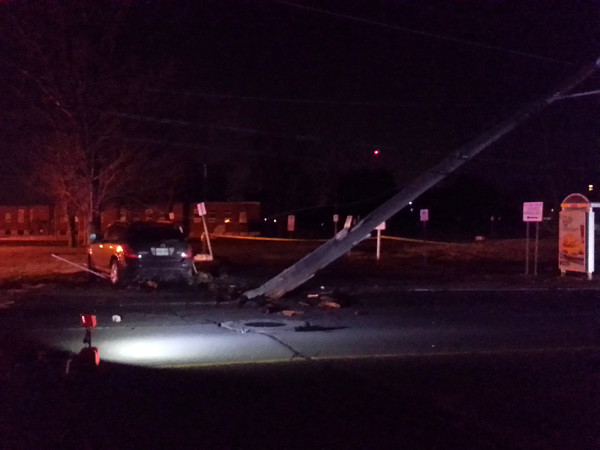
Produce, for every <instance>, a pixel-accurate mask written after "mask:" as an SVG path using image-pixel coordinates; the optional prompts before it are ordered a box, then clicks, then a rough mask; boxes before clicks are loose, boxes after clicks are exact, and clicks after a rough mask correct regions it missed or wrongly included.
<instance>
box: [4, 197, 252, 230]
mask: <svg viewBox="0 0 600 450" xmlns="http://www.w3.org/2000/svg"><path fill="white" fill-rule="evenodd" d="M260 219H261V208H260V203H259V202H207V203H206V216H205V220H206V228H207V230H208V233H209V234H215V235H257V234H259V233H258V232H257V231H255V230H256V225H258V224H259V222H260ZM118 220H168V221H171V222H174V223H179V224H181V225H182V226H183V228H184V230H185V231H186V232H187V233H188V234H189V236H190V237H191V238H193V239H194V238H197V239H200V238H201V236H202V234H203V233H204V224H203V223H202V218H201V217H200V215H199V214H198V209H197V207H196V204H182V203H177V204H175V205H174V206H173V207H172V208H169V207H168V205H153V206H150V207H145V208H108V209H107V210H106V211H104V212H103V213H102V229H103V230H104V229H105V228H106V227H107V226H108V225H110V224H111V223H112V222H115V221H118ZM76 225H77V229H78V230H77V231H78V235H79V236H80V239H82V237H84V236H85V235H86V233H87V218H86V217H83V216H81V217H76ZM67 232H68V222H67V216H66V214H64V213H61V212H60V211H58V209H55V208H53V207H50V206H47V205H34V206H0V237H11V236H14V237H17V236H66V235H67Z"/></svg>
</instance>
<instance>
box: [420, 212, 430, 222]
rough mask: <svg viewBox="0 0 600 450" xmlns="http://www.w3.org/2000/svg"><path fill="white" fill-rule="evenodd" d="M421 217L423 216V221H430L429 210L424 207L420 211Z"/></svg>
mask: <svg viewBox="0 0 600 450" xmlns="http://www.w3.org/2000/svg"><path fill="white" fill-rule="evenodd" d="M420 217H421V222H428V221H429V210H428V209H422V210H421V211H420Z"/></svg>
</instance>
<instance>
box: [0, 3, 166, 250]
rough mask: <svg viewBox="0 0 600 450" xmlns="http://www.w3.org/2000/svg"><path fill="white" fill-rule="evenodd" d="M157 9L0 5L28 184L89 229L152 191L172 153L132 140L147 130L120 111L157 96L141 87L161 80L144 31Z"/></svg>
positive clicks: (2, 46) (138, 109) (1, 44)
mask: <svg viewBox="0 0 600 450" xmlns="http://www.w3.org/2000/svg"><path fill="white" fill-rule="evenodd" d="M144 8H148V9H152V10H151V11H148V10H145V9H144ZM156 8H160V4H159V3H156V4H153V3H152V2H147V3H143V4H133V3H130V4H128V3H127V2H125V3H123V2H118V3H117V2H110V1H98V2H76V1H64V2H58V1H56V2H54V1H47V2H7V3H5V4H2V5H0V28H1V29H2V30H3V32H2V34H1V37H0V54H2V55H4V57H3V58H2V59H0V64H1V67H2V69H3V70H4V72H5V73H6V74H7V77H6V80H7V81H8V82H9V84H10V88H11V95H13V96H14V98H16V99H17V101H13V104H17V105H18V107H17V108H16V110H15V113H14V116H15V117H18V118H19V120H20V124H21V126H22V128H23V129H24V130H26V132H25V133H24V134H25V135H26V136H25V137H26V139H25V140H24V142H23V144H26V145H27V151H28V153H29V155H30V161H31V165H32V170H31V171H30V184H31V185H32V186H36V187H37V188H38V189H39V190H40V191H43V192H44V193H46V194H47V195H48V196H50V197H51V198H53V199H54V201H55V202H56V203H57V204H59V205H60V206H61V207H62V208H63V210H64V211H65V212H66V213H67V214H68V215H69V216H70V220H69V223H71V224H72V223H73V217H74V215H75V214H84V215H85V216H86V217H87V220H88V223H89V231H90V232H96V231H98V230H99V227H100V214H101V211H102V210H103V208H105V207H106V206H107V205H108V204H111V203H114V202H118V201H123V200H124V199H127V200H131V199H132V198H133V197H136V196H138V197H144V196H148V195H151V194H157V192H158V193H160V191H161V190H163V189H164V188H165V183H168V182H169V181H170V179H171V178H170V176H169V170H168V169H169V168H174V167H175V164H174V162H173V161H174V158H173V155H172V153H171V154H169V155H168V158H169V163H168V164H167V163H166V161H167V159H166V158H167V154H166V152H164V151H160V150H156V149H154V150H151V148H149V147H147V146H145V145H143V144H140V142H143V139H132V137H136V138H139V137H140V136H143V135H144V133H146V132H147V130H145V129H144V128H143V125H140V124H139V123H136V122H133V121H127V120H126V119H123V114H122V113H123V112H130V113H131V112H135V113H136V114H145V113H147V112H148V111H149V110H150V109H151V108H153V107H154V106H155V105H156V101H157V99H156V95H153V94H151V93H149V92H150V91H151V90H153V89H156V87H157V86H159V85H160V84H161V83H163V82H164V80H166V79H167V75H168V72H169V67H170V65H169V64H167V63H166V62H165V61H166V60H165V59H161V57H165V55H164V54H161V52H160V46H159V45H155V44H156V43H149V42H144V40H143V38H142V37H143V36H145V35H150V34H151V33H145V31H148V29H153V30H154V31H155V26H156V24H155V23H152V20H153V19H151V18H154V20H158V19H159V18H160V17H161V15H160V14H159V13H157V11H156ZM150 13H152V14H150ZM152 35H153V36H158V37H153V39H160V33H153V34H152ZM157 48H158V50H157ZM155 58H156V59H155ZM158 61H160V66H159V65H158ZM159 67H160V68H159ZM117 112H119V114H116V113H117ZM162 150H164V149H162ZM72 240H74V236H72ZM72 243H74V242H72Z"/></svg>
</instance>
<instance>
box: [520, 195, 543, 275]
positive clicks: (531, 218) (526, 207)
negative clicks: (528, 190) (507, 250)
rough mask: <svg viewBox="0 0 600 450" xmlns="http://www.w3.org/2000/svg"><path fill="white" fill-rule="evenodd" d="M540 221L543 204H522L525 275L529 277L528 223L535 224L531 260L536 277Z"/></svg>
mask: <svg viewBox="0 0 600 450" xmlns="http://www.w3.org/2000/svg"><path fill="white" fill-rule="evenodd" d="M542 220H544V202H524V203H523V222H525V275H529V223H530V222H535V250H534V258H533V261H534V262H533V274H534V275H536V276H537V264H538V246H539V239H540V222H541V221H542Z"/></svg>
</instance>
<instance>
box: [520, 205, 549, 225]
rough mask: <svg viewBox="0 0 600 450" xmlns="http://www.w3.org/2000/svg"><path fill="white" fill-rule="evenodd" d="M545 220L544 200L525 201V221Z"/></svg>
mask: <svg viewBox="0 0 600 450" xmlns="http://www.w3.org/2000/svg"><path fill="white" fill-rule="evenodd" d="M542 220H544V202H524V203H523V222H541V221H542Z"/></svg>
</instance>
